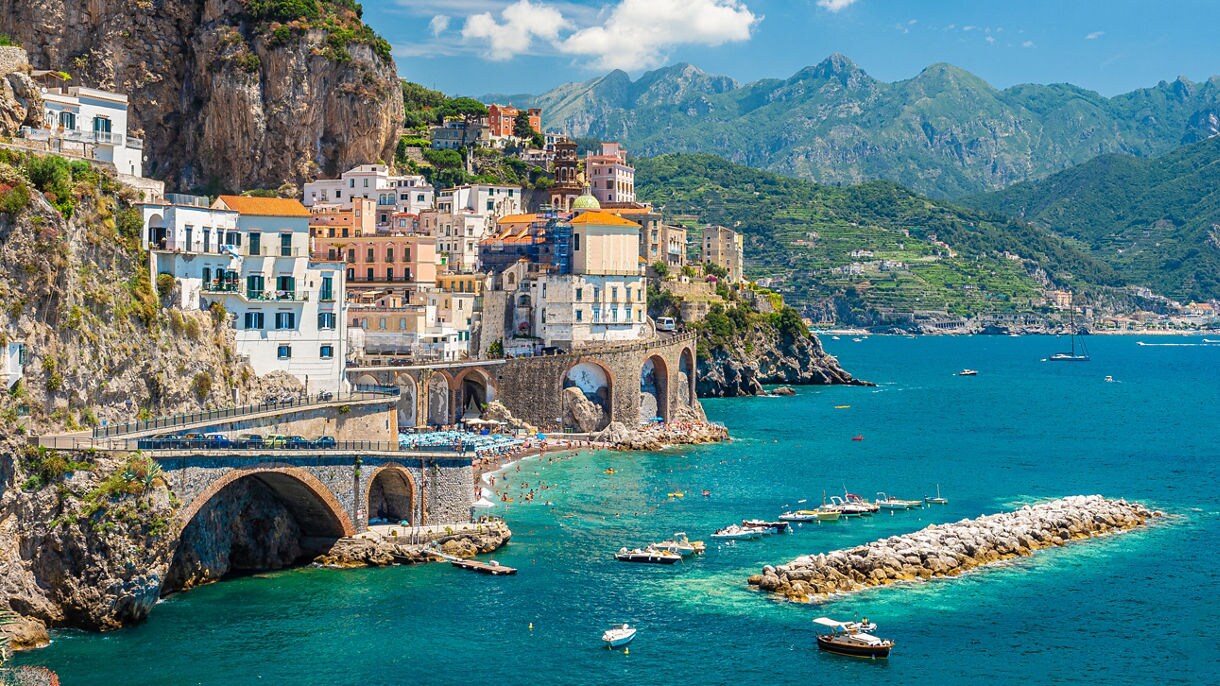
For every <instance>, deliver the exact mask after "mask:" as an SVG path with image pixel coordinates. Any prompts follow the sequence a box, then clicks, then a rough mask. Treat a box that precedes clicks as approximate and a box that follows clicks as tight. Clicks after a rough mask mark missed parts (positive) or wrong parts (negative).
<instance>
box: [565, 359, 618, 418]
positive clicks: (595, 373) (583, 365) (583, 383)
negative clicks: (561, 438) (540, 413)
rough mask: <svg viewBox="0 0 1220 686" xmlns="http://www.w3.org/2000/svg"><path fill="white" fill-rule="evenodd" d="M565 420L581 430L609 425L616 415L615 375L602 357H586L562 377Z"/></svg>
mask: <svg viewBox="0 0 1220 686" xmlns="http://www.w3.org/2000/svg"><path fill="white" fill-rule="evenodd" d="M563 407H564V416H563V417H562V423H563V425H564V426H565V427H567V428H573V429H576V430H578V431H582V432H586V433H587V432H590V431H598V430H601V429H604V428H606V426H607V425H608V424H610V421H611V420H612V418H613V416H614V375H613V374H612V373H611V371H610V368H609V367H607V366H606V364H605V363H603V362H601V361H600V360H596V359H593V358H583V359H580V360H578V361H577V362H576V364H573V365H572V366H571V367H569V368H568V371H567V372H566V373H565V374H564V377H563Z"/></svg>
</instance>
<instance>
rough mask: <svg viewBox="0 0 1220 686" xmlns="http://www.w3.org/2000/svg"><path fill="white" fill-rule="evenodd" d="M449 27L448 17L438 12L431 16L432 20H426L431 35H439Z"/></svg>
mask: <svg viewBox="0 0 1220 686" xmlns="http://www.w3.org/2000/svg"><path fill="white" fill-rule="evenodd" d="M448 28H449V17H447V16H445V15H443V14H438V15H436V16H435V17H432V21H430V22H428V29H429V30H430V31H432V35H433V36H439V35H441V34H442V33H444V32H445V31H446V30H448Z"/></svg>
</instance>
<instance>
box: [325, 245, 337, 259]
mask: <svg viewBox="0 0 1220 686" xmlns="http://www.w3.org/2000/svg"><path fill="white" fill-rule="evenodd" d="M326 259H328V260H330V261H331V262H334V261H335V260H337V259H339V255H338V254H337V253H336V252H335V249H334V248H328V249H327V250H326Z"/></svg>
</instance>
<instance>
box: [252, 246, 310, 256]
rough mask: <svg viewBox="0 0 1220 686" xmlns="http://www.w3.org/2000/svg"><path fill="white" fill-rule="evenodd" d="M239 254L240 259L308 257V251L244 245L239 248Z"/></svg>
mask: <svg viewBox="0 0 1220 686" xmlns="http://www.w3.org/2000/svg"><path fill="white" fill-rule="evenodd" d="M239 252H240V253H241V256H242V257H309V251H308V250H302V249H300V248H285V247H283V246H279V245H259V246H252V245H249V244H246V245H243V246H241V249H240V250H239Z"/></svg>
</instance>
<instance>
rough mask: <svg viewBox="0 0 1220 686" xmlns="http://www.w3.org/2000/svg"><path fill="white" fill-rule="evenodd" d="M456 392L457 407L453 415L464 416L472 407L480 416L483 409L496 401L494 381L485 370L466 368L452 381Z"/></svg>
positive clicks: (496, 390)
mask: <svg viewBox="0 0 1220 686" xmlns="http://www.w3.org/2000/svg"><path fill="white" fill-rule="evenodd" d="M453 385H454V390H455V391H457V398H458V401H457V407H456V408H455V410H456V411H455V413H454V415H455V416H457V415H461V416H466V415H467V414H469V413H470V411H471V410H470V408H471V406H472V404H473V407H474V408H475V409H476V410H477V411H478V414H480V415H481V414H482V412H483V407H484V406H485V405H487V403H490V402H491V401H493V400H495V399H496V393H497V392H498V389H497V387H496V380H495V379H494V378H492V376H491V374H488V373H487V372H486V371H485V370H483V369H480V368H478V367H467V368H466V369H464V370H462V373H461V374H458V375H457V377H455V378H454V380H453Z"/></svg>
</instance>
